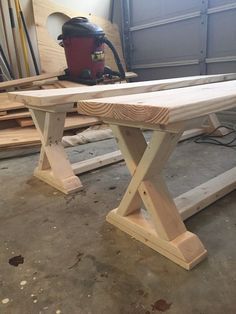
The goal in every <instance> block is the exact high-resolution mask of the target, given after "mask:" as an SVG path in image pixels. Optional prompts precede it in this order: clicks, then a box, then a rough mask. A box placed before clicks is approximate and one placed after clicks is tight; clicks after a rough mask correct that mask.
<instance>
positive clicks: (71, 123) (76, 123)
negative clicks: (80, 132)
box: [64, 115, 101, 130]
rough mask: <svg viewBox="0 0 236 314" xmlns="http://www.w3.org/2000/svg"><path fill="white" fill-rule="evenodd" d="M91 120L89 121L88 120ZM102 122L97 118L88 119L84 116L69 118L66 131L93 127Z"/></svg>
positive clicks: (65, 127)
mask: <svg viewBox="0 0 236 314" xmlns="http://www.w3.org/2000/svg"><path fill="white" fill-rule="evenodd" d="M88 118H89V119H88ZM100 123H101V121H100V120H99V119H97V118H93V117H87V116H83V115H74V116H67V117H66V121H65V126H64V130H71V129H76V128H84V127H87V126H91V125H96V124H100Z"/></svg>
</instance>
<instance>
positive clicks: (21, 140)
mask: <svg viewBox="0 0 236 314" xmlns="http://www.w3.org/2000/svg"><path fill="white" fill-rule="evenodd" d="M25 144H27V145H29V144H30V145H31V144H40V138H39V134H38V132H37V130H36V129H35V128H34V127H29V128H21V127H18V128H11V129H3V130H0V147H1V148H2V147H11V146H20V145H25Z"/></svg>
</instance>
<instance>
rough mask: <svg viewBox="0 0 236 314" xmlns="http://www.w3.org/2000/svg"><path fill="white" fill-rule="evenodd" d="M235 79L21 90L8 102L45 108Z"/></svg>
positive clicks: (201, 78)
mask: <svg viewBox="0 0 236 314" xmlns="http://www.w3.org/2000/svg"><path fill="white" fill-rule="evenodd" d="M229 80H236V74H235V73H228V74H217V75H205V76H203V75H202V76H192V77H180V78H172V79H164V80H153V81H146V82H135V83H124V84H109V85H96V86H89V87H88V86H85V87H72V88H61V89H49V90H35V91H21V92H11V93H8V96H9V99H11V100H13V101H19V102H23V103H24V104H25V105H31V106H34V107H48V106H54V105H60V104H65V103H71V102H77V101H79V100H81V99H90V98H102V97H111V96H120V95H130V94H138V93H149V92H154V91H159V90H169V89H173V88H182V87H186V86H195V85H199V84H209V83H215V82H221V81H229Z"/></svg>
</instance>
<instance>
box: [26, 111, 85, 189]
mask: <svg viewBox="0 0 236 314" xmlns="http://www.w3.org/2000/svg"><path fill="white" fill-rule="evenodd" d="M30 111H31V115H32V118H33V120H34V123H35V126H36V128H37V130H38V131H39V134H40V138H41V142H42V147H41V152H40V158H39V165H38V167H37V168H36V170H35V172H34V175H35V176H36V177H38V178H39V179H40V180H42V181H44V182H46V183H48V184H50V185H52V186H54V187H55V188H57V189H58V190H60V191H62V192H64V193H68V191H69V192H75V191H79V190H80V189H81V188H82V183H81V181H80V180H79V178H78V177H77V176H76V175H75V174H74V172H73V169H72V167H71V164H70V162H69V160H68V156H67V155H66V153H65V150H64V148H63V146H62V143H61V139H62V136H63V130H64V124H65V118H66V112H46V111H41V110H36V109H31V110H30Z"/></svg>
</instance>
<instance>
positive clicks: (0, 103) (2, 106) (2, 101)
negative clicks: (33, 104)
mask: <svg viewBox="0 0 236 314" xmlns="http://www.w3.org/2000/svg"><path fill="white" fill-rule="evenodd" d="M0 84H1V83H0ZM22 108H24V104H23V103H22V102H18V101H12V100H9V99H8V94H7V93H0V111H9V110H15V109H22Z"/></svg>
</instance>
